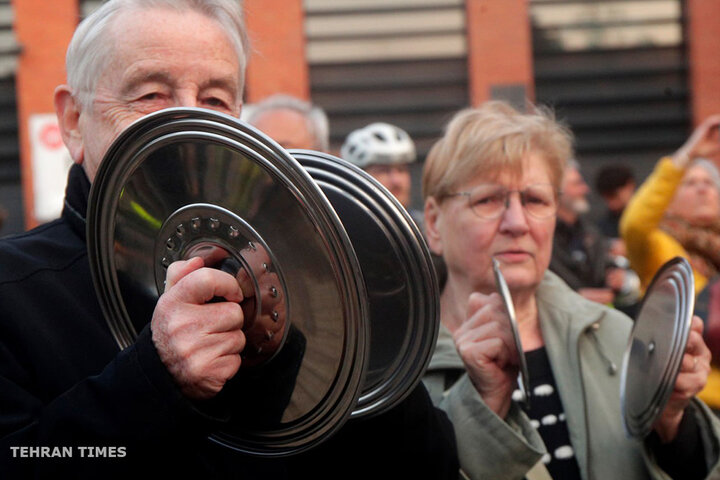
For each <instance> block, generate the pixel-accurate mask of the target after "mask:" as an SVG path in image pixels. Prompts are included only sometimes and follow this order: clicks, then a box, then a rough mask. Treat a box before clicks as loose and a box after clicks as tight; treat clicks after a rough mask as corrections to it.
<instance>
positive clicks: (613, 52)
mask: <svg viewBox="0 0 720 480" xmlns="http://www.w3.org/2000/svg"><path fill="white" fill-rule="evenodd" d="M530 8H531V17H532V25H533V49H534V53H533V55H534V64H535V82H536V101H537V102H538V103H542V104H547V105H551V106H553V107H554V108H555V110H556V112H557V114H558V117H560V118H561V119H565V120H566V121H567V122H568V123H569V125H570V126H571V127H572V130H573V132H574V133H575V135H576V140H577V157H578V161H579V162H580V163H581V165H582V167H583V174H584V176H585V179H586V181H587V182H588V183H589V184H591V185H592V181H593V179H594V175H595V172H596V171H597V169H598V167H600V166H602V165H604V164H606V163H611V162H612V163H618V162H619V163H625V164H630V165H632V166H633V168H634V169H635V171H636V173H637V174H638V176H639V178H644V177H645V175H646V174H647V173H648V172H649V171H650V169H651V168H652V167H653V165H654V164H655V162H656V161H657V160H658V159H659V158H660V157H661V156H663V155H667V154H669V153H672V152H673V151H674V150H676V149H677V148H678V147H679V146H680V145H681V144H682V143H683V142H684V140H685V139H686V138H687V135H688V133H689V129H690V124H691V117H690V111H689V109H690V107H689V95H688V86H687V78H686V77H687V64H686V63H687V59H686V53H685V42H684V38H683V14H682V11H683V10H682V2H681V0H602V1H599V0H532V2H531V5H530Z"/></svg>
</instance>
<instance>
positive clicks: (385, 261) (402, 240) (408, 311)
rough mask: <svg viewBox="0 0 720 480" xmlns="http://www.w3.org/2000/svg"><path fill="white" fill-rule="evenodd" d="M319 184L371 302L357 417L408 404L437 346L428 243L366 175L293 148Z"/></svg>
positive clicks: (344, 163)
mask: <svg viewBox="0 0 720 480" xmlns="http://www.w3.org/2000/svg"><path fill="white" fill-rule="evenodd" d="M289 153H290V154H291V155H293V156H294V157H295V158H296V159H297V160H298V162H299V163H300V164H301V165H302V166H303V167H305V169H306V170H307V171H308V173H309V174H310V175H311V176H312V178H313V179H314V180H315V181H316V182H317V183H318V185H320V187H321V188H322V190H323V192H324V193H325V195H326V196H327V198H328V199H329V200H330V202H331V203H332V205H333V207H334V208H335V211H336V212H337V213H338V215H339V217H340V219H341V220H342V222H343V225H344V226H345V229H346V230H347V232H348V235H349V237H350V240H351V241H352V244H353V247H354V249H355V253H356V254H357V257H358V260H359V261H360V265H361V268H362V271H363V277H364V279H365V286H366V290H367V294H368V301H369V311H368V314H369V316H370V317H369V319H370V340H369V343H368V347H369V365H368V371H367V374H366V377H365V381H364V384H363V387H362V393H361V396H360V398H359V400H358V405H357V407H356V408H355V410H354V411H353V414H352V416H353V417H361V416H366V415H374V414H378V413H381V412H384V411H386V410H387V409H389V408H392V407H393V406H394V405H396V404H397V403H398V402H400V401H402V400H403V399H404V398H405V397H406V396H407V395H408V394H409V393H410V391H411V390H412V389H413V388H414V387H415V386H416V385H417V384H418V382H419V381H420V379H421V376H422V374H423V373H424V372H425V369H426V367H427V365H428V363H429V361H430V357H431V356H432V353H433V351H434V349H435V342H436V340H437V332H438V327H439V309H440V306H439V294H438V285H437V278H436V274H435V270H434V267H433V264H432V260H431V258H430V253H429V250H428V248H427V246H426V244H425V240H424V238H423V236H422V233H421V232H420V230H419V229H418V227H417V226H416V225H415V223H414V222H413V220H412V218H411V217H410V216H409V215H408V213H407V212H406V211H405V209H404V208H403V206H402V205H401V204H400V203H399V202H398V201H397V200H396V199H395V197H394V196H393V195H392V194H391V193H390V192H388V191H387V190H386V189H385V187H383V186H382V185H381V184H380V183H379V182H377V181H376V180H375V179H374V178H373V177H371V176H370V175H369V174H367V173H366V172H364V171H363V170H361V169H359V168H357V167H355V166H354V165H352V164H350V163H349V162H347V161H345V160H342V159H340V158H337V157H335V156H332V155H329V154H325V153H320V152H315V151H308V150H290V151H289Z"/></svg>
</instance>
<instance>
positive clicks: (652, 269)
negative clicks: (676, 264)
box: [620, 115, 720, 411]
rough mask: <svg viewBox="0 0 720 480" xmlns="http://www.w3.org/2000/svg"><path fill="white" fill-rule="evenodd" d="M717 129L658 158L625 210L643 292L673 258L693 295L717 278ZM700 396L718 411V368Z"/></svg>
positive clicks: (718, 121) (624, 225) (702, 129)
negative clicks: (684, 270) (684, 266)
mask: <svg viewBox="0 0 720 480" xmlns="http://www.w3.org/2000/svg"><path fill="white" fill-rule="evenodd" d="M719 127H720V115H713V116H710V117H708V118H707V119H706V120H704V121H703V122H702V123H701V124H700V125H699V126H698V127H697V128H696V129H695V130H694V131H693V133H692V135H691V136H690V137H689V138H688V140H687V141H686V142H685V144H684V145H683V146H682V147H680V149H678V150H677V151H676V152H675V153H674V154H673V155H672V156H669V157H664V158H662V159H660V161H659V162H658V163H657V165H656V166H655V169H654V170H653V172H652V173H651V174H650V175H649V176H648V178H647V179H646V180H645V182H643V184H642V185H641V186H640V188H639V189H638V191H637V192H636V193H635V195H634V196H633V198H632V199H631V200H630V202H629V203H628V205H627V207H626V208H625V211H624V213H623V215H622V218H621V219H620V234H621V235H622V238H623V239H624V240H625V243H626V245H627V256H628V259H629V260H630V265H631V268H632V269H633V270H635V271H636V272H637V274H638V275H639V276H640V281H641V284H642V288H643V290H644V289H646V288H647V286H648V284H649V283H650V282H651V281H652V278H653V276H654V275H655V273H656V272H657V270H658V269H659V268H660V267H661V266H662V265H663V264H664V263H665V262H667V261H668V260H670V259H671V258H673V257H676V256H680V257H684V258H686V259H688V261H689V262H690V264H691V265H692V268H693V276H694V278H695V292H696V295H697V294H699V293H700V292H702V291H703V289H704V288H705V287H706V285H707V284H708V280H709V279H711V278H712V277H714V276H715V275H717V274H718V273H720V175H719V174H718V169H717V165H720V132H719V131H718V128H719ZM706 320H707V319H706ZM699 397H700V398H701V399H702V400H704V401H705V402H706V403H707V404H708V405H709V406H710V407H711V408H713V409H715V410H716V411H717V410H720V370H718V367H717V365H714V366H713V369H712V371H711V374H710V378H709V379H708V383H707V385H706V387H705V389H704V390H703V391H702V392H701V393H700V395H699Z"/></svg>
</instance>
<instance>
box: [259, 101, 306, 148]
mask: <svg viewBox="0 0 720 480" xmlns="http://www.w3.org/2000/svg"><path fill="white" fill-rule="evenodd" d="M254 125H255V127H256V128H257V129H258V130H260V131H261V132H263V133H264V134H266V135H267V136H269V137H270V138H272V139H273V140H275V141H276V142H278V143H279V144H280V145H281V146H282V147H283V148H304V149H306V150H315V149H317V147H316V145H315V139H314V138H313V135H312V132H311V131H310V129H309V128H308V122H307V120H306V119H305V117H304V116H302V115H301V114H300V113H298V112H296V111H294V110H273V111H268V112H265V113H263V114H262V115H260V116H259V117H258V118H257V119H256V120H255V122H254Z"/></svg>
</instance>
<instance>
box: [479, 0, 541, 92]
mask: <svg viewBox="0 0 720 480" xmlns="http://www.w3.org/2000/svg"><path fill="white" fill-rule="evenodd" d="M528 3H529V1H528V0H502V1H497V0H467V2H466V10H467V41H468V70H469V87H470V100H471V102H472V105H478V104H479V103H482V102H484V101H486V100H489V99H503V100H508V101H510V102H511V103H513V104H514V105H516V106H518V103H520V106H522V105H523V103H524V100H525V99H529V100H533V99H534V96H535V89H534V80H533V66H532V36H531V31H530V15H529V5H528Z"/></svg>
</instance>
